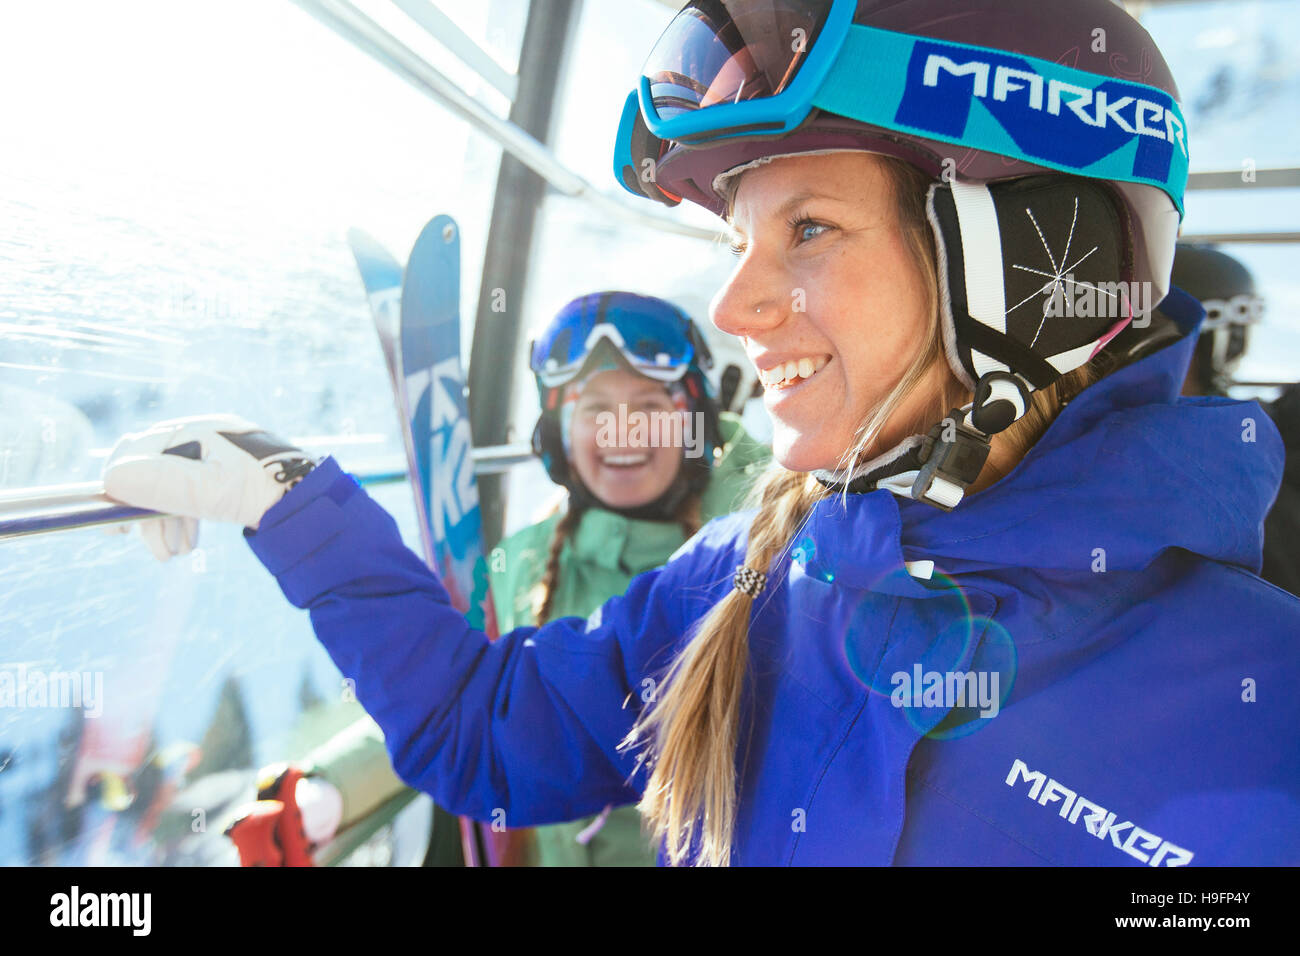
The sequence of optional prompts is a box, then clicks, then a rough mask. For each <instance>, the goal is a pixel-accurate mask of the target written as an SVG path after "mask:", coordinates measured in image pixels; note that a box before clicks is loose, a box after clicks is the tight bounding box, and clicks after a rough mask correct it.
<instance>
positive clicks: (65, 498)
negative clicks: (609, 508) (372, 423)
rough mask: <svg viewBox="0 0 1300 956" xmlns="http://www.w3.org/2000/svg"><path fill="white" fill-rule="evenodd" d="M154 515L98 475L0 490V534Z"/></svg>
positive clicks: (499, 465)
mask: <svg viewBox="0 0 1300 956" xmlns="http://www.w3.org/2000/svg"><path fill="white" fill-rule="evenodd" d="M471 456H472V458H473V461H474V473H475V474H476V475H493V474H499V473H500V472H503V471H508V470H509V469H511V468H514V467H516V466H518V465H522V464H525V463H526V462H528V461H531V460H533V452H532V448H531V447H529V446H528V445H524V444H513V445H498V446H495V447H491V448H475V449H474V450H473V451H472V452H471ZM354 477H355V478H356V479H357V481H358V482H359V483H360V484H362V485H366V486H369V485H384V484H395V483H398V482H403V481H406V480H407V473H406V472H405V471H378V472H368V473H360V474H356V475H354ZM158 517H166V516H165V515H160V514H159V513H158V512H156V511H149V510H148V509H146V508H132V507H130V506H128V505H124V504H122V503H120V502H118V501H114V500H113V499H112V498H110V497H108V495H106V494H104V486H103V485H102V484H101V483H100V482H97V481H86V482H78V483H74V484H63V485H46V486H43V487H38V488H15V489H13V490H11V491H2V492H0V540H3V539H5V538H23V537H29V536H31V535H38V534H51V533H53V532H56V531H75V530H78V529H81V528H94V527H97V526H100V525H112V524H126V523H129V522H133V521H143V520H146V519H149V518H158Z"/></svg>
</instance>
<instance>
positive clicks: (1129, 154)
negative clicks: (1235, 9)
mask: <svg viewBox="0 0 1300 956" xmlns="http://www.w3.org/2000/svg"><path fill="white" fill-rule="evenodd" d="M839 150H856V151H868V152H874V153H880V154H884V155H888V156H892V157H895V158H897V159H901V160H903V161H905V162H907V163H909V164H911V165H912V166H914V167H916V168H918V169H920V170H921V171H922V172H924V173H926V174H927V175H929V176H930V177H931V178H932V180H933V183H932V185H931V187H930V189H929V194H928V199H927V208H928V212H929V218H930V224H931V227H932V231H933V234H934V239H935V243H936V251H937V253H938V262H939V280H940V298H941V311H942V317H941V319H942V324H943V333H944V334H943V340H944V344H945V353H946V355H947V359H948V363H949V365H950V366H951V368H952V370H953V373H954V375H955V376H956V377H957V379H958V380H959V381H960V382H962V384H963V385H965V386H966V387H967V388H969V389H970V390H971V391H972V393H973V394H974V401H973V403H972V406H971V407H970V408H969V410H968V411H967V410H962V411H963V413H964V414H963V423H964V424H965V425H967V426H969V427H970V428H971V429H973V430H974V435H973V436H972V440H975V441H976V442H978V441H980V440H982V441H983V444H984V446H985V448H984V454H985V455H986V454H987V436H989V435H992V434H994V433H996V432H998V431H1001V430H1002V429H1004V428H1006V427H1008V426H1009V425H1010V424H1012V423H1013V422H1014V421H1016V420H1018V419H1019V418H1020V417H1021V415H1023V414H1024V412H1025V411H1026V409H1027V407H1028V403H1029V393H1030V392H1032V391H1033V390H1035V389H1038V388H1044V387H1046V386H1048V385H1050V384H1052V383H1053V382H1055V381H1056V380H1057V379H1058V378H1059V377H1060V376H1061V375H1063V374H1064V373H1066V372H1069V371H1071V370H1073V369H1075V368H1078V367H1079V366H1081V365H1083V364H1085V363H1086V362H1088V361H1089V360H1090V359H1091V358H1092V357H1093V356H1094V355H1095V354H1096V353H1097V352H1098V351H1100V350H1101V348H1102V347H1103V346H1105V344H1106V343H1107V342H1109V341H1110V340H1111V338H1113V337H1114V336H1115V335H1116V334H1117V333H1118V332H1119V331H1120V330H1121V329H1123V328H1124V327H1125V326H1126V325H1128V324H1129V323H1130V322H1131V321H1132V319H1134V318H1137V317H1139V316H1140V315H1143V314H1145V313H1146V312H1147V311H1149V310H1150V309H1151V308H1152V307H1154V306H1155V305H1156V304H1157V303H1158V302H1159V301H1160V300H1161V299H1162V298H1164V296H1165V294H1166V293H1167V292H1168V288H1169V272H1170V267H1171V264H1172V259H1173V249H1174V242H1175V237H1176V235H1177V231H1178V225H1179V222H1180V220H1181V211H1182V200H1183V190H1184V188H1185V186H1186V180H1187V168H1188V153H1187V134H1186V125H1185V122H1184V120H1183V117H1182V112H1181V108H1180V107H1179V105H1178V90H1177V87H1176V86H1175V84H1174V81H1173V78H1172V76H1171V75H1170V71H1169V68H1168V66H1167V65H1166V64H1165V62H1164V59H1163V57H1162V56H1161V55H1160V51H1159V50H1158V49H1157V48H1156V46H1155V43H1154V42H1153V41H1152V40H1151V38H1150V36H1148V34H1147V32H1146V31H1145V30H1144V29H1143V28H1142V26H1141V25H1140V24H1139V23H1138V22H1137V21H1136V20H1134V19H1133V18H1132V17H1131V16H1129V15H1128V14H1127V13H1126V12H1125V11H1124V10H1123V9H1122V8H1121V7H1119V6H1118V5H1117V4H1115V3H1112V2H1111V0H697V2H693V3H690V4H687V5H686V6H685V7H684V8H683V9H682V11H681V12H680V13H678V14H677V16H676V17H675V18H674V19H673V21H672V23H671V24H670V25H669V27H668V29H667V30H665V32H664V34H663V35H662V36H661V37H660V39H659V41H658V42H657V43H656V44H655V46H654V48H653V49H652V50H651V52H650V55H649V56H648V58H647V60H646V64H645V66H644V68H643V70H642V76H641V77H640V80H639V83H638V88H637V89H636V90H635V91H634V92H633V94H632V95H631V96H629V98H628V102H627V106H626V108H625V111H624V115H623V120H622V122H621V124H620V127H619V133H618V140H617V144H616V147H615V159H614V169H615V175H616V176H617V177H618V179H619V181H620V182H621V183H622V184H623V186H624V187H625V188H627V189H628V190H629V191H631V192H633V193H635V194H637V195H641V196H646V197H648V198H651V199H655V200H657V201H659V202H662V203H665V204H667V205H675V204H676V203H678V202H680V201H681V199H688V200H690V201H692V202H695V203H697V204H698V205H701V206H703V207H704V208H706V209H709V210H711V211H712V212H714V213H716V214H718V215H724V214H725V212H726V203H727V200H726V194H727V189H726V185H727V179H728V178H729V177H731V176H734V175H736V174H737V173H739V172H741V171H743V170H744V169H747V168H749V167H750V166H752V165H756V164H759V163H762V162H766V161H768V160H770V159H773V158H776V157H780V156H788V155H794V154H800V153H821V152H833V151H839ZM999 277H1000V279H1001V281H997V280H998V278H999ZM1044 280H1046V281H1044ZM1135 283H1147V284H1148V285H1147V286H1146V287H1145V290H1146V293H1147V294H1142V291H1143V290H1142V287H1140V286H1138V285H1134V284H1135ZM1080 289H1084V290H1090V291H1089V292H1088V294H1089V295H1093V296H1095V298H1096V300H1097V304H1101V305H1104V306H1106V308H1090V309H1089V310H1088V311H1089V312H1091V313H1094V314H1091V315H1075V314H1070V315H1069V318H1068V320H1067V321H1060V320H1056V321H1053V318H1052V316H1053V312H1052V305H1053V303H1054V302H1060V300H1061V299H1062V298H1063V297H1064V295H1069V294H1070V293H1071V292H1073V291H1078V290H1080ZM1134 292H1136V293H1138V294H1136V295H1135V294H1132V293H1134ZM1067 311H1069V312H1071V313H1072V312H1073V310H1067ZM1095 313H1101V314H1095ZM931 438H933V433H932V435H931ZM936 447H938V448H939V451H940V452H941V454H940V455H939V456H938V457H939V458H940V459H942V460H940V461H936V460H935V455H934V454H933V452H934V450H935V449H936ZM918 450H919V455H920V456H922V457H920V458H919V460H918ZM978 451H979V450H978V449H977V448H972V447H967V448H966V449H965V450H964V451H962V450H959V449H958V447H957V446H955V445H950V444H948V443H944V444H943V446H942V447H940V446H936V445H935V443H934V442H933V441H930V440H928V439H925V438H922V437H921V436H915V437H914V438H912V439H909V440H908V441H906V442H904V443H902V444H900V445H899V446H898V447H897V448H895V449H894V450H893V451H892V452H890V453H886V455H884V456H881V457H880V458H877V459H875V460H874V461H873V462H872V463H870V471H863V470H861V469H859V470H858V471H855V472H854V473H853V474H851V475H849V476H847V477H845V476H832V478H833V480H830V479H828V478H827V477H824V476H822V475H819V476H818V477H822V478H823V480H824V482H826V483H836V482H838V481H840V480H843V481H844V482H845V483H847V484H848V486H849V487H850V488H853V489H855V490H857V489H862V490H866V488H867V487H876V486H877V483H878V482H879V481H881V480H883V479H884V478H885V477H890V478H893V479H894V481H893V482H892V484H891V487H893V488H896V489H900V490H902V493H907V494H910V495H911V496H912V497H915V498H919V499H922V500H926V501H929V502H930V503H932V504H936V505H938V506H939V507H944V508H950V507H953V506H954V505H955V504H956V503H957V502H958V501H960V499H961V497H962V494H963V493H964V489H965V488H966V486H967V485H969V484H970V482H972V481H974V479H975V478H976V477H977V476H978V474H979V471H980V468H981V467H982V463H983V460H984V455H981V454H979V453H978ZM967 452H973V453H970V454H968V453H967ZM882 462H883V464H882ZM913 475H915V481H909V480H908V479H911V478H912V476H913ZM863 479H865V481H864V480H863Z"/></svg>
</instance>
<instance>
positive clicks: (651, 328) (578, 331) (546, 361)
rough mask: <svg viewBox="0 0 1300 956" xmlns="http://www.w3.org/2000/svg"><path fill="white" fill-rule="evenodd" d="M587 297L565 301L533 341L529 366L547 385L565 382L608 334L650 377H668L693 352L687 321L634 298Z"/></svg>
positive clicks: (686, 362)
mask: <svg viewBox="0 0 1300 956" xmlns="http://www.w3.org/2000/svg"><path fill="white" fill-rule="evenodd" d="M603 298H604V297H602V296H588V297H587V298H584V299H580V300H578V301H577V302H574V303H570V305H569V306H568V307H566V309H565V312H563V313H561V314H560V316H558V317H557V318H556V320H555V321H554V322H552V323H551V325H550V326H549V327H548V328H547V330H546V331H545V332H544V333H543V334H542V335H541V336H540V337H538V339H537V340H536V341H534V342H533V349H532V357H531V360H530V362H529V365H530V367H531V369H532V371H533V372H534V374H536V375H538V376H539V377H541V378H542V379H543V381H544V382H545V383H546V384H547V385H548V386H552V385H558V384H562V383H563V382H565V381H568V380H569V379H571V378H572V377H573V376H575V375H576V374H577V373H578V372H579V371H580V370H581V368H582V365H583V363H584V362H585V361H586V359H587V356H588V355H589V354H590V352H591V349H592V347H593V346H594V345H595V342H594V341H592V333H593V332H597V330H598V329H599V334H598V335H597V336H596V340H599V339H601V338H604V339H608V340H609V341H610V342H612V344H613V345H614V346H616V347H617V348H618V349H619V351H620V352H622V354H623V357H624V358H626V359H627V361H628V363H629V364H630V365H631V366H632V367H633V368H634V369H636V370H637V371H638V372H641V373H642V374H644V375H648V376H649V377H651V378H660V379H664V380H673V379H677V378H680V377H681V374H682V373H683V371H685V369H686V367H687V366H688V365H689V364H690V363H691V360H692V359H693V358H694V357H695V347H694V344H693V343H692V341H691V337H690V333H689V326H688V324H687V322H688V320H687V319H686V317H685V316H684V315H674V314H672V313H668V312H666V311H663V310H654V309H652V308H647V307H646V306H644V305H642V304H641V303H640V302H639V301H638V300H636V299H631V300H629V299H624V300H623V301H619V302H615V303H610V302H608V301H604V302H602V301H601V300H602V299H603Z"/></svg>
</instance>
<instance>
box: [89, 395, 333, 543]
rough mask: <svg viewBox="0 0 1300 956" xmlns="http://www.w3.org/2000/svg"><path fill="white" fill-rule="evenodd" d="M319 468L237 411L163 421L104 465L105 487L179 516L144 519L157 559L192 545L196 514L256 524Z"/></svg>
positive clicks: (125, 443) (130, 438)
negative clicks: (228, 413) (238, 414)
mask: <svg viewBox="0 0 1300 956" xmlns="http://www.w3.org/2000/svg"><path fill="white" fill-rule="evenodd" d="M314 467H316V463H315V462H314V461H312V460H311V459H310V458H308V457H307V455H306V454H305V453H304V452H303V451H302V450H301V449H299V448H295V447H294V446H293V445H291V444H289V443H288V442H286V441H284V440H283V439H281V438H277V437H276V436H274V435H272V434H270V433H269V432H266V431H265V430H263V429H261V428H259V427H258V426H256V425H254V424H252V423H250V422H247V421H244V420H243V419H242V418H237V417H235V416H233V415H202V416H198V417H195V418H177V419H173V420H171V421H166V422H159V423H158V424H157V425H154V426H153V427H152V428H150V429H149V430H148V431H144V432H140V433H137V434H131V435H126V436H124V437H123V438H122V439H121V440H120V441H119V442H118V443H117V445H116V446H114V448H113V451H112V453H111V454H110V455H109V456H108V462H107V463H106V464H105V466H104V491H105V492H107V494H108V496H109V497H110V498H115V499H117V500H118V501H121V502H122V503H123V504H128V505H131V506H133V507H136V508H149V509H151V510H153V511H161V512H163V513H164V514H167V515H174V516H175V517H169V518H165V519H162V520H159V521H148V522H145V523H144V528H143V529H142V532H143V534H144V537H145V541H146V542H147V543H148V544H149V548H150V550H151V551H153V553H154V556H155V557H156V558H158V560H160V561H166V560H167V559H168V558H170V557H172V556H173V555H177V554H184V553H185V552H187V551H190V550H191V549H193V547H194V545H195V544H196V543H197V541H198V522H197V519H206V520H210V521H230V522H235V523H237V524H241V525H243V526H244V527H246V528H251V529H253V530H254V531H255V530H257V526H258V523H259V522H261V520H262V515H264V514H266V512H267V510H268V509H269V508H270V507H271V506H272V505H274V504H275V503H276V502H277V501H279V500H280V499H281V498H283V497H284V495H285V494H286V493H287V492H288V491H289V489H290V488H292V487H293V486H294V485H296V484H298V482H299V481H301V480H302V479H303V477H304V476H305V475H306V474H307V473H308V472H309V471H311V470H312V469H313V468H314Z"/></svg>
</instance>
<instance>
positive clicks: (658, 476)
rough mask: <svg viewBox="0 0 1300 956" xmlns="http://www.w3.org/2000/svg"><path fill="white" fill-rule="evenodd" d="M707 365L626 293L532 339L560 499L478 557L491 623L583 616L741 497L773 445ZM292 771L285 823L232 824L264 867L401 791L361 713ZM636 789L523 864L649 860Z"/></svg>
mask: <svg viewBox="0 0 1300 956" xmlns="http://www.w3.org/2000/svg"><path fill="white" fill-rule="evenodd" d="M711 361H712V359H711V356H710V354H709V350H708V347H707V345H706V344H705V342H704V339H703V337H702V336H701V335H700V332H699V330H698V329H697V328H696V326H695V324H694V323H693V322H692V321H691V320H690V319H689V318H688V317H687V316H686V314H685V313H684V312H682V311H681V310H680V309H678V308H677V307H676V306H673V305H672V304H670V303H668V302H665V301H664V300H662V299H656V298H651V297H647V296H639V295H633V294H631V293H627V292H603V293H595V294H592V295H587V296H583V297H581V298H578V299H575V300H573V301H572V302H570V303H569V304H568V305H566V306H565V307H564V308H563V309H561V310H560V312H559V313H558V314H557V315H556V317H555V318H554V319H553V320H552V322H551V323H550V324H549V325H548V326H547V328H546V329H545V330H544V331H543V333H542V334H541V335H540V336H539V337H538V338H537V339H536V340H535V341H534V343H533V350H532V358H531V362H530V365H531V367H532V371H533V374H534V376H535V378H536V381H537V387H538V395H539V398H540V401H541V407H542V414H541V417H540V418H539V420H538V423H537V427H536V429H535V430H534V432H533V448H534V451H535V452H536V453H537V454H538V455H539V457H540V458H541V459H542V462H543V464H544V465H545V467H546V470H547V473H548V474H549V476H550V477H551V480H552V481H554V482H555V483H556V484H557V485H559V486H560V487H562V488H563V489H564V491H565V495H564V499H565V500H564V501H563V502H561V503H559V504H557V505H556V506H554V507H553V508H552V509H551V513H550V514H549V515H548V516H547V517H545V518H543V519H542V520H540V521H538V522H537V523H536V524H533V525H530V526H528V527H525V528H524V529H522V530H520V531H518V532H516V533H515V534H513V535H511V536H510V537H508V538H506V539H505V540H503V541H502V542H501V544H500V545H499V547H497V548H496V549H494V550H493V552H492V554H491V556H490V559H489V562H488V565H489V569H490V574H491V584H492V594H493V599H494V603H495V605H496V612H497V621H498V625H499V628H500V631H501V633H506V632H507V631H510V630H512V629H514V628H516V627H519V626H522V625H532V624H538V623H541V622H544V621H547V620H551V619H553V618H557V617H567V616H578V617H586V616H588V615H589V614H590V613H591V612H593V611H594V610H596V608H598V607H600V605H601V604H603V603H604V602H605V601H606V600H608V599H609V598H610V597H612V596H613V595H616V594H622V593H623V592H624V591H625V590H626V589H627V586H628V584H629V583H630V582H631V580H632V578H633V577H635V576H636V575H638V574H640V573H641V572H643V571H647V570H649V569H650V568H654V567H658V566H659V565H661V564H663V563H664V562H666V561H667V560H668V558H669V557H670V556H671V555H672V554H673V552H674V551H676V550H677V549H678V548H679V547H681V545H682V544H684V543H685V542H686V541H687V539H689V538H690V537H691V536H692V535H693V534H694V533H695V532H696V531H697V530H698V529H699V528H700V526H701V525H702V524H703V523H704V522H706V521H708V520H709V519H710V518H713V517H716V516H718V515H723V514H727V513H729V512H730V511H732V510H734V509H735V508H736V507H737V506H738V505H739V504H740V502H741V500H742V499H743V498H744V496H745V493H746V492H747V491H748V489H749V486H750V484H751V483H752V481H753V479H754V478H756V477H757V475H758V474H759V472H761V470H762V469H763V467H764V465H766V464H767V462H768V460H769V458H770V452H769V450H768V449H767V448H766V447H765V446H763V445H761V444H759V443H758V442H755V441H754V440H752V439H751V438H750V437H749V436H748V435H747V434H746V432H745V430H744V428H743V427H742V425H741V423H740V420H739V418H738V417H736V416H734V415H732V414H729V413H726V412H721V413H720V412H719V411H718V407H717V403H716V401H715V400H714V398H713V396H712V394H711V391H710V387H709V384H708V380H707V378H706V377H705V372H706V371H707V370H708V369H709V367H710V364H711ZM301 770H302V773H303V774H305V776H300V775H299V774H298V773H296V772H294V771H292V770H291V771H290V772H289V773H288V774H279V775H274V774H273V775H272V777H271V778H269V780H270V783H269V784H268V786H267V787H265V788H263V790H262V792H261V793H259V797H261V798H263V799H266V798H272V799H278V800H279V801H280V802H281V804H283V805H285V806H287V807H288V808H289V815H290V818H291V819H290V820H283V819H280V815H281V811H277V812H276V813H270V814H266V813H263V814H261V815H259V814H249V815H247V816H245V817H242V818H241V820H240V821H239V824H238V825H237V826H236V827H234V828H232V830H233V833H232V836H233V837H234V839H235V841H236V843H237V844H239V845H240V849H241V856H243V858H244V859H245V860H246V861H251V860H256V861H257V862H260V863H266V862H268V860H269V859H272V858H274V857H275V855H276V851H275V850H274V849H273V847H275V846H281V845H284V846H288V845H291V844H292V843H293V841H294V839H295V838H296V836H297V834H299V833H302V832H304V831H306V840H307V842H308V843H311V844H319V843H321V842H324V840H325V839H328V837H329V836H332V834H333V832H334V830H335V829H337V828H340V827H346V826H349V825H351V824H352V823H353V822H355V821H356V820H358V819H360V818H361V817H363V816H365V815H366V814H368V813H370V812H371V811H373V810H374V809H376V808H377V807H379V806H380V805H382V804H383V803H385V802H386V801H387V800H389V799H391V798H392V797H393V796H394V795H396V794H397V793H399V792H401V790H402V789H403V784H402V783H401V782H400V781H399V780H398V779H397V777H396V776H395V775H394V774H393V771H392V769H391V768H390V766H389V765H388V759H387V753H386V751H385V750H384V746H383V738H382V736H381V735H380V734H379V730H378V728H377V727H376V726H375V725H374V724H373V722H371V721H370V720H369V719H368V718H367V719H366V720H365V721H363V722H361V723H359V724H357V725H356V726H354V727H351V728H349V729H348V730H346V731H344V732H343V733H342V734H340V735H338V736H337V737H335V738H334V739H332V740H330V741H329V742H328V743H327V744H325V745H324V746H323V747H321V748H319V749H318V750H317V751H315V752H314V753H313V754H312V755H311V756H310V757H309V758H308V759H307V760H306V761H304V762H303V763H302V765H301ZM286 787H287V788H289V789H290V790H292V791H293V793H294V794H296V795H297V796H298V797H299V798H300V799H298V800H294V799H293V794H286V793H284V792H283V791H284V790H285V789H286ZM286 796H288V797H289V799H288V800H286V799H285V798H286ZM633 796H634V795H633V794H632V793H631V791H629V794H628V803H629V805H627V806H623V807H617V808H616V807H609V808H606V810H605V812H604V813H602V814H600V815H599V816H596V817H591V818H588V819H585V820H576V821H572V822H569V823H560V824H555V825H551V826H544V827H537V828H536V829H535V830H534V831H533V836H534V839H533V840H532V841H531V847H530V852H529V853H528V856H529V862H530V863H533V864H535V865H541V866H653V865H654V862H655V849H654V847H653V845H652V843H651V841H650V839H649V838H648V837H646V836H643V835H642V833H641V824H640V816H639V814H638V813H637V811H636V809H635V807H633V806H632V805H631V803H632V801H633ZM299 804H301V806H299ZM263 809H264V810H265V808H263ZM440 818H441V819H446V818H445V817H441V815H440ZM298 822H301V824H302V825H301V826H295V825H286V824H288V823H298ZM241 826H242V828H243V829H242V831H241V830H240V827H241ZM271 830H274V831H275V839H274V840H272V839H271V838H270V831H271ZM287 830H292V831H294V832H293V833H286V831H287ZM285 856H286V857H288V856H290V854H288V853H285Z"/></svg>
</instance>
